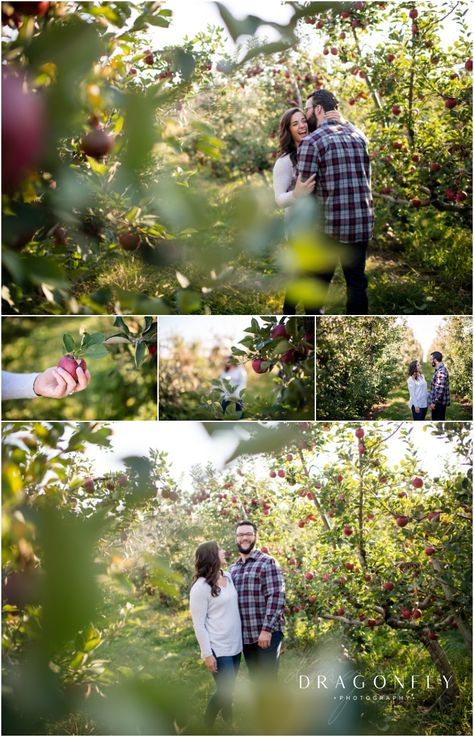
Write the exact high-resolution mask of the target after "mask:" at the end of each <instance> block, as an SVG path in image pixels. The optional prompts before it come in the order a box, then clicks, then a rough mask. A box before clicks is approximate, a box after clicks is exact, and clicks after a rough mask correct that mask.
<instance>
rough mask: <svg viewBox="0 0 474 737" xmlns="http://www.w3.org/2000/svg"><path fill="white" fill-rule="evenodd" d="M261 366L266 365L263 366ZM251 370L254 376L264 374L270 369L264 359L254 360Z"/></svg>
mask: <svg viewBox="0 0 474 737" xmlns="http://www.w3.org/2000/svg"><path fill="white" fill-rule="evenodd" d="M263 364H266V365H265V366H264V365H263ZM252 368H253V370H254V371H255V373H256V374H264V373H265V372H266V371H268V369H269V368H270V364H269V362H268V361H266V360H265V359H264V358H254V359H253V361H252Z"/></svg>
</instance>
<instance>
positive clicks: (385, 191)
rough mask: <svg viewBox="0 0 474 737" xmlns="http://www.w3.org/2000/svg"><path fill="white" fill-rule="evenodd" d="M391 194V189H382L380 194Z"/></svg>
mask: <svg viewBox="0 0 474 737" xmlns="http://www.w3.org/2000/svg"><path fill="white" fill-rule="evenodd" d="M391 193H392V188H391V187H384V188H383V189H382V194H391Z"/></svg>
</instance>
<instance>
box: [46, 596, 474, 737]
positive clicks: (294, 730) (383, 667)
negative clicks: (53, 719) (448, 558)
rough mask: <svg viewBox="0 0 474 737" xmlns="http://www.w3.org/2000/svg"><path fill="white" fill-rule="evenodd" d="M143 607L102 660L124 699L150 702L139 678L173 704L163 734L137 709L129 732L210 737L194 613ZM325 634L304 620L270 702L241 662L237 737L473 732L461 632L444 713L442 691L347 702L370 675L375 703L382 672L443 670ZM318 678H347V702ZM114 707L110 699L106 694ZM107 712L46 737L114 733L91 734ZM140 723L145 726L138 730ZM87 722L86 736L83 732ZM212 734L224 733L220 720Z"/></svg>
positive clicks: (424, 659) (388, 692)
mask: <svg viewBox="0 0 474 737" xmlns="http://www.w3.org/2000/svg"><path fill="white" fill-rule="evenodd" d="M138 603H139V605H141V606H139V608H137V610H136V612H135V611H133V610H132V612H131V615H130V621H129V623H128V625H126V626H125V627H124V628H122V629H120V630H119V631H118V632H117V633H116V635H115V636H114V637H113V638H112V639H111V640H110V641H106V642H105V643H104V644H103V645H102V646H101V647H100V649H99V651H98V657H99V658H102V659H104V660H106V661H107V664H108V670H109V672H110V673H112V674H113V678H114V680H116V679H117V675H118V674H119V673H121V672H122V673H123V674H124V677H125V682H126V683H128V686H127V688H128V689H129V691H128V695H127V696H125V694H127V691H123V692H122V694H123V698H126V699H127V698H130V694H131V693H132V692H133V693H134V694H135V696H136V697H137V698H138V694H140V698H145V691H143V693H141V692H139V691H137V688H138V687H137V685H136V682H137V678H138V681H139V682H140V683H142V687H143V689H145V688H146V686H145V685H143V684H146V683H148V684H152V683H159V684H160V689H161V694H162V696H163V692H164V693H165V694H169V697H170V698H169V700H168V702H167V706H163V707H162V708H163V711H164V713H165V717H164V719H165V720H164V723H163V725H159V723H158V720H157V722H156V729H155V731H151V732H150V731H147V729H146V719H145V718H144V716H143V714H142V713H139V710H137V716H136V718H137V724H136V729H135V730H133V731H130V732H129V733H132V734H133V733H135V734H137V733H139V734H150V733H155V734H165V733H168V732H165V731H161V730H160V726H161V729H164V728H165V727H166V725H168V727H169V728H170V729H172V732H173V733H176V732H179V733H182V734H203V733H205V734H208V733H209V732H206V731H205V730H204V729H203V725H202V720H201V715H202V713H203V711H204V708H205V705H206V703H207V699H208V697H209V695H210V693H211V691H212V687H213V686H212V680H211V677H210V675H209V674H208V673H207V671H206V670H205V669H204V667H203V665H202V663H201V662H200V658H199V650H198V646H197V643H196V640H195V637H194V633H193V630H192V626H191V621H190V616H189V614H188V612H187V610H184V609H160V608H159V606H158V603H157V601H156V600H153V599H150V600H149V604H148V605H146V604H145V606H143V601H141V602H138ZM140 609H141V610H140ZM116 611H117V604H115V605H114V606H110V608H109V609H107V610H104V621H107V620H109V619H110V617H113V616H115V613H116ZM305 622H306V623H305ZM324 627H326V631H325V632H321V630H319V631H318V625H315V624H314V622H313V623H312V624H311V625H308V623H307V621H306V620H304V621H303V620H299V622H298V623H297V631H299V632H300V633H301V636H300V637H297V638H296V639H293V640H291V641H284V647H283V651H282V656H281V659H280V673H279V683H278V684H277V685H273V686H272V688H271V691H270V693H268V692H266V691H265V690H262V691H259V693H258V700H259V703H258V704H257V702H256V699H257V691H256V687H255V685H254V684H252V682H251V681H250V680H249V677H248V674H247V669H246V666H245V664H244V663H242V665H241V668H240V672H239V676H238V680H237V686H236V691H235V698H234V721H235V733H236V734H312V735H318V734H321V735H322V734H341V735H342V734H348V735H353V734H374V735H378V734H406V735H415V734H431V735H442V734H459V735H463V734H470V733H471V731H470V718H469V703H470V696H469V695H470V665H469V657H468V656H467V654H466V651H465V649H464V646H463V645H462V642H461V640H460V637H459V635H458V634H457V633H454V632H452V633H449V635H443V638H442V640H443V641H442V645H443V647H444V648H445V649H446V650H447V651H449V653H450V657H451V660H452V662H453V663H455V666H456V670H457V674H458V679H459V682H460V687H461V696H460V698H459V699H458V701H457V702H456V703H455V704H450V705H446V704H444V706H443V707H441V705H436V692H437V690H436V688H435V689H432V690H430V691H427V690H426V689H424V688H420V689H419V690H417V691H416V692H412V694H411V697H412V698H407V699H405V700H402V701H400V700H397V699H393V698H392V696H393V693H394V691H393V686H392V685H389V684H388V685H387V687H385V688H383V689H382V692H381V694H382V696H385V697H387V698H386V700H384V701H382V702H377V701H375V700H369V699H366V700H364V701H359V702H354V701H351V700H350V699H349V701H347V700H346V698H345V696H346V694H347V693H349V694H350V695H351V696H352V695H353V693H354V692H353V689H352V686H351V684H350V679H351V677H352V676H353V675H354V674H357V673H359V674H362V675H363V677H364V679H365V683H366V686H365V687H364V690H363V692H362V693H363V694H365V695H367V696H369V698H370V699H373V694H374V693H375V690H374V688H373V686H372V685H371V681H372V679H373V678H374V676H376V675H378V674H380V673H384V674H385V675H386V677H387V679H388V678H389V676H390V674H393V673H396V674H397V675H398V676H399V677H400V678H403V677H405V678H406V679H407V682H408V678H409V676H410V674H411V673H412V672H413V673H416V674H418V675H419V676H420V681H422V680H423V679H424V678H425V677H426V675H430V677H431V679H432V682H433V683H434V682H435V680H436V671H435V670H434V668H433V666H432V663H431V661H430V659H429V657H428V656H427V654H426V652H425V650H424V648H423V647H421V646H417V645H415V644H411V643H408V644H406V643H405V644H404V643H403V640H402V639H401V637H400V635H399V634H398V633H396V632H394V631H392V630H385V629H384V630H383V633H382V631H380V633H377V634H376V635H375V634H374V635H372V634H367V636H366V638H365V639H364V642H362V641H361V640H360V639H359V641H356V640H351V639H350V637H349V635H348V634H347V633H346V632H345V631H344V630H343V629H342V628H339V627H337V626H336V627H331V628H327V625H324ZM318 673H320V674H324V673H326V674H328V673H329V674H332V675H329V677H328V683H330V682H331V679H335V678H336V675H337V674H339V675H341V676H342V677H343V679H344V681H345V682H346V684H347V686H348V688H349V690H348V691H346V692H342V693H343V695H342V696H341V691H342V689H340V690H337V689H335V688H334V687H332V686H329V688H328V689H327V690H324V688H321V689H318V688H316V686H317V674H318ZM301 675H307V676H308V677H309V679H310V687H309V688H308V689H304V690H302V689H300V688H299V686H300V676H301ZM127 679H129V680H128V681H127ZM132 683H134V684H135V685H133V686H132ZM104 692H107V688H105V691H104ZM109 698H112V697H111V696H110V695H109ZM93 700H94V697H93ZM158 700H159V698H158ZM106 701H107V700H106ZM362 704H363V708H361V705H362ZM433 705H434V706H433ZM258 706H260V708H258ZM430 707H432V708H430ZM118 708H119V707H118ZM97 709H98V711H97ZM104 709H106V706H105V704H104V700H103V698H102V697H98V698H97V699H96V703H95V704H94V703H93V704H88V705H86V707H85V709H84V711H83V713H82V714H73V715H70V717H68V719H67V720H62V721H61V722H57V723H53V724H51V725H49V730H48V731H49V733H50V734H60V733H63V734H80V733H83V734H107V733H110V730H109V732H107V729H104V727H103V723H101V725H100V729H99V727H98V725H96V726H95V729H94V722H93V720H92V721H91V714H99V715H103V714H105V713H106V712H105V711H104ZM143 711H145V709H144V708H143ZM142 718H143V720H144V721H143V723H142V724H141V726H140V724H139V722H140V720H141V719H142ZM109 719H111V726H115V727H116V724H117V723H116V721H114V716H113V715H112V716H110V715H109ZM81 722H83V724H84V726H85V727H86V728H87V731H83V732H80V731H76V730H78V729H79V728H80V725H81ZM60 730H62V732H61V731H60ZM116 733H117V734H121V733H123V732H122V731H118V732H116ZM169 733H171V731H170V732H169ZM212 733H213V734H222V733H224V734H227V731H226V729H225V727H224V725H223V723H222V722H220V719H219V720H218V722H217V724H216V729H215V731H214V732H212Z"/></svg>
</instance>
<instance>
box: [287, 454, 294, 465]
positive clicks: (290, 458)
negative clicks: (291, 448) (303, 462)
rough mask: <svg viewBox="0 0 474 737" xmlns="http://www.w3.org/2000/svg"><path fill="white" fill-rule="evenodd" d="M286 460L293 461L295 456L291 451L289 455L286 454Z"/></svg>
mask: <svg viewBox="0 0 474 737" xmlns="http://www.w3.org/2000/svg"><path fill="white" fill-rule="evenodd" d="M286 460H287V461H288V463H291V461H292V460H293V456H292V455H291V453H288V455H287V456H286Z"/></svg>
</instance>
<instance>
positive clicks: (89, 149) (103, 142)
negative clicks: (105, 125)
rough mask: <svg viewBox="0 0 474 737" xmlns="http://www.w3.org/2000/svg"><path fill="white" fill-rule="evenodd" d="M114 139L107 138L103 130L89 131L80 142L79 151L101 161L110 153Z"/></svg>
mask: <svg viewBox="0 0 474 737" xmlns="http://www.w3.org/2000/svg"><path fill="white" fill-rule="evenodd" d="M114 143H115V138H114V137H113V136H109V134H108V133H106V132H105V131H104V130H101V129H100V128H95V129H94V130H91V131H90V132H89V133H88V134H87V135H86V136H84V138H83V139H82V141H81V151H82V152H83V153H85V154H86V156H90V157H91V158H92V159H103V158H104V157H105V156H108V154H110V152H111V151H112V149H113V147H114Z"/></svg>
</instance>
